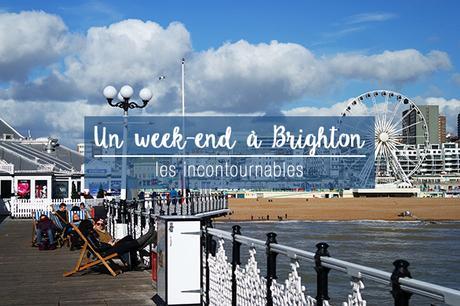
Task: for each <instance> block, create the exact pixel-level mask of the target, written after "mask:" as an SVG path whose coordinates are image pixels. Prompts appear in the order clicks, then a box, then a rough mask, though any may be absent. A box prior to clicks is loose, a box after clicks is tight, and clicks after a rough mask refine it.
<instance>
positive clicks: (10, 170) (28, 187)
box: [0, 119, 84, 201]
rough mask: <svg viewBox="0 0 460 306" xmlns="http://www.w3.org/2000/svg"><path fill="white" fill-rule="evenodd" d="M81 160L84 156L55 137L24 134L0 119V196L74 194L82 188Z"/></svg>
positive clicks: (58, 196) (26, 197)
mask: <svg viewBox="0 0 460 306" xmlns="http://www.w3.org/2000/svg"><path fill="white" fill-rule="evenodd" d="M83 162H84V158H83V155H81V154H79V153H78V152H76V151H74V150H71V149H69V148H67V147H66V146H64V145H61V144H60V143H59V142H58V139H55V138H37V139H32V138H30V137H24V136H23V135H21V134H20V133H19V132H18V131H17V130H16V129H14V128H13V127H12V126H11V125H9V124H8V123H7V122H5V121H4V120H2V119H0V199H8V198H11V197H12V196H14V197H16V198H17V199H23V200H29V201H34V200H43V199H47V200H51V199H66V198H68V199H70V198H71V197H72V194H73V196H74V197H76V195H77V194H78V193H79V192H81V191H82V186H83V172H82V165H83ZM78 198H79V196H78Z"/></svg>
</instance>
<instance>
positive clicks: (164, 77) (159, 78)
mask: <svg viewBox="0 0 460 306" xmlns="http://www.w3.org/2000/svg"><path fill="white" fill-rule="evenodd" d="M164 79H166V76H164V75H160V76H159V77H158V80H160V81H161V80H164Z"/></svg>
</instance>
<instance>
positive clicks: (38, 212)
mask: <svg viewBox="0 0 460 306" xmlns="http://www.w3.org/2000/svg"><path fill="white" fill-rule="evenodd" d="M41 215H45V216H47V217H48V218H50V219H51V220H53V219H52V217H51V216H52V213H51V211H48V210H36V211H34V212H32V246H35V244H36V240H37V222H38V220H39V219H40V216H41ZM53 222H54V220H53Z"/></svg>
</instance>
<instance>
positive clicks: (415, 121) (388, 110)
mask: <svg viewBox="0 0 460 306" xmlns="http://www.w3.org/2000/svg"><path fill="white" fill-rule="evenodd" d="M341 115H342V116H373V117H374V120H375V129H374V131H373V132H372V131H371V132H370V134H369V135H368V136H369V137H373V138H374V144H375V159H374V160H373V161H372V160H370V161H369V163H367V164H366V165H367V167H364V169H363V170H362V175H364V176H365V175H367V174H369V173H370V171H369V168H370V167H375V175H376V183H377V184H382V183H397V184H400V185H401V186H411V182H410V177H411V176H412V175H413V174H414V173H416V172H417V170H419V168H420V166H421V164H422V162H423V159H424V158H425V155H426V150H427V148H428V144H429V133H428V125H427V122H426V120H425V117H424V116H423V114H422V112H421V111H420V109H419V108H418V107H417V105H415V103H414V102H413V101H412V100H411V99H409V98H408V97H405V96H403V95H402V94H399V93H396V92H393V91H389V90H375V91H370V92H366V93H364V94H362V95H360V96H358V97H356V98H354V99H351V100H350V102H348V104H347V106H346V107H345V110H344V111H343V112H342V114H341ZM372 134H373V135H372ZM417 147H419V150H415V149H416V148H417Z"/></svg>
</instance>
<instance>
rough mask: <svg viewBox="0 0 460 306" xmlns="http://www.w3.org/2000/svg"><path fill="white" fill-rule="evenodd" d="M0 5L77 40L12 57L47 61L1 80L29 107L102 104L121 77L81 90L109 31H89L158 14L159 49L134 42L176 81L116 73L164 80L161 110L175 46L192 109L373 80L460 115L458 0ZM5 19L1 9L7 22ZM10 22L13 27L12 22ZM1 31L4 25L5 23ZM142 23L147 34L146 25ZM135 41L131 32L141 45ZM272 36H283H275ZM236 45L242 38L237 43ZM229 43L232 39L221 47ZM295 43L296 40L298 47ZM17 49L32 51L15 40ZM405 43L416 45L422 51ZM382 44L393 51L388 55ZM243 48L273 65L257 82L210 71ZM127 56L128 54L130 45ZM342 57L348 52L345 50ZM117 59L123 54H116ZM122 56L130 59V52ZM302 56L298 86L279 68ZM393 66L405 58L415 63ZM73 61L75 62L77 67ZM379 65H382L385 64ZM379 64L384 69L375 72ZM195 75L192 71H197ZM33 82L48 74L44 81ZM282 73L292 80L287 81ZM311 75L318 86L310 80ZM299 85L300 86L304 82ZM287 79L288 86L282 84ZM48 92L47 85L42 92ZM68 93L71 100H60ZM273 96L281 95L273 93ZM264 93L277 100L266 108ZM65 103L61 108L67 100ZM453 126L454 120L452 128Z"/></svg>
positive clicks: (339, 96)
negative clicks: (304, 75)
mask: <svg viewBox="0 0 460 306" xmlns="http://www.w3.org/2000/svg"><path fill="white" fill-rule="evenodd" d="M0 9H1V12H2V14H3V15H4V16H3V17H5V16H6V15H7V14H11V13H18V14H20V13H21V12H30V11H43V12H44V13H45V14H46V16H45V17H47V18H48V17H50V16H56V17H57V18H58V19H59V20H60V21H59V20H58V21H56V20H54V21H52V22H54V23H50V24H51V25H50V26H49V27H51V28H53V27H54V28H56V27H59V24H60V23H62V24H63V25H64V27H66V29H65V30H64V29H61V30H60V31H58V33H57V34H56V33H51V34H50V36H52V35H55V37H54V38H52V39H51V40H50V41H51V42H52V43H54V42H55V41H57V43H56V44H59V43H60V42H61V40H65V43H62V44H65V45H67V46H70V47H66V48H56V50H54V52H55V54H51V55H50V56H49V57H47V58H41V57H40V54H43V51H40V50H41V49H40V48H38V47H37V54H38V56H35V57H33V56H30V57H27V58H26V59H22V60H21V61H20V62H21V63H22V64H18V63H19V61H17V62H14V61H11V65H10V66H8V69H12V70H11V71H14V65H24V62H27V63H29V62H30V61H32V62H33V59H37V58H39V59H40V60H38V59H37V60H36V63H32V64H30V65H28V66H27V67H23V66H21V67H18V68H17V70H16V71H22V73H20V74H19V75H18V76H16V77H14V78H13V77H11V78H8V77H7V76H3V77H1V76H0V77H1V79H0V89H3V90H4V91H3V93H2V94H1V96H0V98H3V99H5V100H8V101H9V103H13V102H11V101H14V102H20V101H25V102H26V103H28V102H30V100H33V101H35V102H34V103H38V102H37V101H39V102H40V101H41V103H47V102H52V101H54V100H56V101H59V102H62V101H61V100H65V102H67V104H68V103H72V101H73V102H75V101H82V100H83V101H87V103H88V104H89V105H94V104H95V103H98V102H97V101H96V100H97V99H98V94H99V93H100V89H101V86H102V83H104V82H106V83H110V82H113V83H114V84H115V85H121V83H120V82H122V80H121V79H117V78H113V80H111V79H110V78H108V79H107V78H106V79H104V80H102V79H101V84H98V85H97V86H96V85H95V87H94V89H90V90H88V92H83V91H82V90H81V88H87V87H88V85H87V84H83V85H82V84H79V83H78V82H79V81H81V80H78V79H77V78H88V79H89V80H90V79H91V78H94V79H93V82H91V83H92V84H94V83H97V80H98V79H97V78H98V76H99V75H98V74H97V73H96V72H94V71H91V69H90V68H88V67H89V66H90V65H91V64H92V65H94V63H91V61H90V60H88V59H87V60H86V61H85V57H86V58H90V57H92V55H90V54H91V53H90V51H94V48H96V47H97V44H94V45H91V44H92V43H93V42H94V40H98V41H99V42H100V41H107V40H104V37H105V36H103V35H106V34H107V33H100V32H98V33H97V35H96V34H95V35H94V36H91V34H90V32H92V30H91V29H95V28H98V27H105V28H102V29H105V30H107V27H110V26H111V25H114V24H119V25H120V26H119V28H121V29H119V28H118V29H116V31H118V32H117V33H120V32H123V29H122V28H123V27H125V26H126V28H127V29H128V28H129V29H130V30H132V31H134V32H132V33H134V35H137V34H139V37H142V35H144V36H145V35H146V33H148V31H149V30H152V29H153V28H152V27H149V28H148V27H147V24H146V23H147V22H148V21H152V22H153V23H155V24H157V25H159V26H160V28H161V30H162V31H163V30H164V33H163V34H164V36H161V39H159V40H158V41H156V42H155V43H152V44H151V45H148V44H147V45H146V46H147V47H148V46H155V48H150V47H148V48H147V47H145V48H144V47H143V48H144V49H139V53H140V52H151V56H152V57H155V56H157V54H159V53H161V54H163V55H161V56H159V59H161V63H157V62H154V60H152V61H153V62H152V63H150V64H149V63H146V64H145V66H146V67H149V68H150V69H151V70H152V80H153V79H154V77H153V75H154V74H160V73H166V74H168V80H169V81H170V82H172V81H171V80H172V79H174V82H173V83H174V84H169V85H167V84H166V83H164V84H162V85H158V84H155V83H153V81H152V80H146V79H142V78H141V77H139V78H136V77H133V75H135V73H134V72H133V74H129V73H127V74H126V75H124V71H125V70H126V68H125V69H124V70H121V71H122V72H121V74H122V75H123V77H124V80H126V82H130V81H131V80H133V82H134V85H139V86H140V85H143V86H145V85H149V86H155V87H160V88H159V89H158V90H157V91H158V95H157V97H156V98H158V101H159V102H158V106H159V107H160V108H161V109H163V110H166V111H172V110H174V107H173V106H171V107H169V105H170V104H174V103H173V102H172V101H175V100H176V99H177V93H176V89H177V81H178V80H177V78H178V74H177V71H176V70H175V69H177V67H176V66H174V65H175V64H174V61H171V63H169V62H168V61H169V60H170V58H166V57H164V56H165V55H164V53H171V54H176V53H175V52H177V57H181V56H185V57H186V58H187V60H189V59H190V66H191V67H190V70H188V74H187V77H188V78H190V82H189V83H188V84H189V85H188V86H189V87H190V88H191V90H192V93H191V95H190V99H191V100H192V101H191V102H190V108H191V109H192V110H191V111H197V112H200V111H201V112H202V111H204V110H207V109H208V110H212V111H216V110H215V109H214V108H213V103H212V102H207V101H208V100H209V101H210V100H211V99H214V100H226V99H227V98H228V96H229V95H230V94H231V93H232V92H234V91H235V90H240V89H241V95H244V96H247V97H251V99H257V97H261V98H260V99H261V101H259V102H254V107H252V108H250V112H260V111H262V112H263V111H264V110H271V109H275V110H289V109H293V108H300V107H303V106H309V107H331V106H333V105H334V103H338V102H341V101H344V100H346V99H348V98H351V97H354V96H357V95H359V94H361V93H362V92H366V91H368V90H371V89H375V88H388V89H392V90H396V91H400V92H402V93H404V94H405V95H407V96H410V97H412V98H414V99H419V100H423V99H426V98H433V97H435V98H439V99H443V100H440V102H439V103H440V104H442V103H443V104H442V105H444V106H443V108H441V110H442V111H445V112H447V110H451V111H452V110H455V111H456V110H459V111H460V105H457V103H460V102H459V99H460V92H459V89H460V69H459V67H460V36H459V35H458V32H459V31H460V21H459V19H458V16H457V15H458V12H459V11H460V3H459V2H458V1H323V2H321V3H320V2H317V1H8V2H2V3H0ZM5 14H6V15H5ZM19 17H23V18H24V19H28V20H29V21H30V20H31V19H33V18H31V17H30V16H22V15H21V16H19ZM19 17H18V18H19ZM1 18H2V16H0V21H1ZM48 19H49V18H48ZM127 19H138V20H141V21H142V24H136V25H128V24H126V23H125V22H126V20H127ZM173 22H178V23H179V24H180V27H178V28H175V29H172V28H169V27H170V25H171V23H173ZM31 24H33V21H32V23H31ZM9 26H10V27H12V28H14V27H15V24H10V25H9ZM130 26H131V27H130ZM31 27H33V25H32V26H31ZM2 29H3V31H7V28H5V27H4V28H2ZM137 29H139V31H137ZM168 29H169V30H168ZM144 30H145V31H146V32H142V31H144ZM114 31H115V30H114ZM106 32H109V30H107V31H106ZM3 35H6V33H3ZM107 35H108V34H107ZM110 35H111V36H109V37H113V33H111V34H110ZM117 35H118V34H117ZM56 37H58V39H57V38H56ZM95 37H96V38H95ZM139 37H138V38H134V41H135V40H136V39H139ZM169 37H176V39H174V41H173V42H170V41H169V40H168V38H169ZM155 39H156V38H155ZM274 40H276V41H277V42H278V44H275V45H273V44H271V41H274ZM241 41H243V42H245V43H247V45H246V44H242V43H238V42H241ZM107 44H112V45H113V47H112V48H113V49H119V50H120V52H121V53H123V52H126V50H127V49H129V48H132V47H133V42H130V41H107ZM291 44H294V46H292V45H291ZM90 46H92V47H90ZM171 46H173V47H171ZM224 46H226V47H225V48H223V47H224ZM267 46H268V47H267ZM297 46H300V47H301V48H300V50H299V48H297ZM19 48H25V47H23V46H19ZM168 48H171V50H169V49H168ZM174 48H176V49H174ZM64 49H65V50H64ZM123 49H124V50H123ZM163 49H165V50H163ZM178 49H183V50H178ZM280 49H282V50H284V51H282V52H285V53H283V54H284V57H285V58H284V59H283V60H284V61H286V62H283V61H282V60H280V59H279V58H277V54H279V52H281V51H280ZM219 50H220V51H219ZM248 50H249V51H248ZM405 50H414V51H415V53H414V52H412V53H411V52H406V51H405ZM170 51H171V52H170ZM386 51H388V52H390V54H388V53H385V52H386ZM439 51H440V53H438V52H439ZM40 52H41V53H40ZM245 52H253V53H250V54H251V55H250V56H253V57H254V58H253V59H252V60H251V59H250V60H249V61H250V62H251V61H254V59H256V58H257V57H258V56H260V57H263V59H266V62H267V66H270V65H272V66H273V67H272V69H269V70H263V69H262V70H260V71H258V70H257V72H256V73H255V74H257V75H259V76H260V78H259V79H257V81H254V82H253V80H251V79H249V80H248V79H246V80H245V79H243V81H241V82H240V83H238V82H237V81H235V78H238V76H239V75H241V73H243V72H244V71H246V68H247V69H249V70H250V71H251V69H259V68H260V67H259V66H260V65H261V64H259V66H257V67H256V68H254V67H251V66H248V67H249V68H248V67H240V68H241V70H236V71H233V72H232V73H229V75H230V76H229V77H227V78H225V77H221V76H220V74H218V76H216V73H215V71H217V70H218V69H219V68H218V67H222V69H223V71H222V73H223V74H226V72H227V71H228V69H229V68H232V65H231V63H230V64H229V66H226V65H225V64H226V63H225V62H224V63H222V58H226V59H229V58H230V59H233V60H235V59H237V60H238V61H240V62H242V61H243V60H244V58H245V54H249V53H245ZM264 52H266V53H264ZM391 52H394V54H393V53H391ZM433 52H434V53H433ZM126 53H127V55H126V56H127V57H128V56H129V55H130V54H129V51H128V52H126ZM310 53H311V54H312V56H313V57H312V58H310ZM5 54H8V53H7V52H4V53H3V56H7V55H5ZM107 54H109V53H107ZM107 54H105V55H101V57H100V58H101V59H107V60H109V61H110V60H111V59H110V58H109V55H107ZM110 54H111V53H110ZM133 54H134V55H133V58H132V62H133V63H132V65H133V66H136V64H138V65H139V67H141V66H142V65H143V62H142V61H145V58H143V57H142V56H141V57H140V58H136V54H138V53H137V52H136V51H134V52H133ZM229 54H230V55H229ZM291 54H292V56H293V57H297V56H298V57H299V58H301V59H300V60H299V61H298V62H296V61H290V59H289V57H290V56H291ZM343 54H344V55H345V56H344V57H340V55H343ZM0 56H2V53H0ZM162 56H163V57H162ZM248 56H249V55H248ZM394 57H397V58H398V60H397V61H396V62H395V61H393V60H392V58H394ZM94 58H98V57H97V56H95V57H94ZM274 58H275V59H274ZM0 59H1V57H0ZM115 60H119V58H117V59H113V61H115ZM178 61H179V58H178ZM412 61H413V63H412ZM347 62H353V63H355V65H358V66H359V65H362V66H363V67H360V68H356V67H355V68H353V69H350V68H349V67H348V68H347V65H346V64H347ZM126 63H129V61H128V60H127V61H126ZM164 63H169V64H164ZM262 63H263V61H262ZM273 63H276V64H273ZM297 63H299V65H305V67H303V68H302V69H303V70H302V69H301V70H300V71H306V70H308V67H310V66H311V65H313V66H314V69H313V70H314V71H317V72H315V73H317V76H318V80H317V78H316V76H315V74H312V75H310V76H309V77H310V79H309V81H308V84H306V83H305V84H304V83H302V84H300V85H299V84H297V83H296V82H300V81H299V80H298V79H297V76H294V77H292V76H291V75H290V74H288V72H286V71H282V69H283V68H282V67H286V70H295V66H296V65H297ZM395 63H397V64H396V65H395ZM398 63H405V64H407V65H408V66H407V67H408V68H407V67H405V66H404V67H403V65H400V64H398ZM85 65H86V67H85ZM212 65H219V66H218V67H215V66H212ZM289 65H292V67H291V66H289ZM391 65H394V66H391ZM325 66H327V68H324V69H326V71H323V70H322V69H323V67H325ZM12 67H13V68H12ZM73 67H77V68H78V69H80V70H79V71H77V72H74V68H73ZM104 67H105V68H104ZM104 67H101V68H100V75H102V76H104V78H105V76H106V75H107V74H108V73H109V72H108V71H103V70H104V69H106V70H107V66H104ZM225 67H227V68H225ZM414 67H415V68H414ZM412 68H414V71H413V72H412V73H411V72H410V71H408V70H410V69H412ZM94 69H95V68H94ZM209 69H211V70H212V71H213V73H212V75H206V76H201V75H198V74H199V73H200V72H202V71H207V70H209ZM347 69H349V71H347ZM382 69H383V70H385V71H380V70H382ZM153 70H157V71H155V72H154V71H153ZM401 70H403V71H401ZM404 70H405V71H404ZM53 71H54V72H53ZM336 71H339V72H337V77H335V74H336ZM372 71H376V74H378V73H380V75H378V76H377V77H375V78H373V77H372ZM379 71H380V72H379ZM392 71H395V73H394V75H400V76H398V77H394V76H393V72H392ZM103 72H104V73H103ZM194 72H196V75H194V74H193V73H194ZM265 73H267V74H268V73H271V74H276V73H279V74H280V79H279V80H278V79H276V78H273V75H271V76H266V75H264V74H265ZM140 74H142V73H140ZM50 75H51V76H53V77H50ZM118 75H120V73H118ZM145 75H147V74H145ZM325 75H327V76H325ZM291 77H292V78H291ZM101 78H102V77H101ZM38 79H43V80H40V81H37V80H38ZM285 79H286V80H287V81H286V84H284V83H283V82H284V80H285ZM94 80H96V81H94ZM195 80H196V82H198V81H199V82H200V84H204V85H206V86H207V87H205V88H204V89H202V88H201V89H200V91H199V92H198V91H197V92H193V90H194V88H196V86H195V87H193V86H194V85H196V82H195V83H194V82H193V81H195ZM267 80H269V81H267ZM218 82H220V83H222V84H223V83H225V84H230V85H228V86H227V87H228V88H227V89H226V90H224V89H222V90H216V92H213V93H204V94H203V91H205V90H207V89H206V88H209V87H211V86H214V85H215V84H216V83H218ZM280 82H281V83H283V84H281V85H279V86H280V89H279V90H278V91H277V92H272V91H269V90H268V88H272V89H273V88H274V87H275V88H276V84H279V83H280ZM314 82H319V83H320V84H318V85H314V86H313V85H311V84H312V83H314ZM204 85H203V86H204ZM66 86H67V87H66ZM78 86H81V88H80V89H79V90H78V91H76V90H73V89H74V88H76V87H78ZM85 86H86V87H85ZM299 86H300V87H301V89H298V87H299ZM286 87H289V89H288V90H285V92H283V90H284V89H285V88H286ZM50 88H51V89H50ZM56 88H58V89H59V90H57V89H56ZM254 88H255V89H254ZM26 90H29V91H30V92H33V93H34V94H33V98H31V97H30V96H27V95H25V94H24V91H26ZM45 90H48V91H49V92H50V91H52V93H51V94H43V96H42V97H40V96H41V93H42V92H44V91H45ZM53 90H55V92H54V91H53ZM21 91H22V93H21ZM79 93H81V96H79ZM63 96H65V98H61V97H63ZM267 97H274V98H273V99H272V100H270V99H268V98H267ZM168 99H169V100H168ZM235 99H236V98H235ZM264 99H266V100H270V101H269V102H267V104H266V105H264V104H263V103H264V102H263V101H264ZM230 100H231V99H229V102H228V103H229V106H228V107H227V108H225V109H224V110H225V111H228V110H231V109H232V107H233V108H234V109H235V112H237V113H239V112H242V110H241V109H239V108H238V107H239V106H241V105H245V101H240V100H235V101H234V102H231V101H230ZM30 103H32V102H30ZM80 103H81V102H80ZM232 103H233V104H232ZM446 103H447V104H446ZM61 104H62V105H63V104H64V102H62V103H61ZM446 105H447V107H446ZM214 106H215V105H214ZM63 109H64V108H63ZM63 111H64V110H63ZM9 117H11V115H10V116H9ZM30 118H31V120H32V119H33V117H30ZM6 119H9V120H11V119H14V118H6ZM36 119H37V120H38V118H36ZM448 119H449V118H448ZM29 121H30V120H29ZM452 124H453V123H452V122H451V123H450V125H451V126H452ZM29 125H31V124H30V123H29ZM19 126H20V127H23V128H26V126H27V122H19ZM58 128H59V125H54V126H50V125H46V126H45V127H44V130H43V133H63V132H62V131H61V132H59V131H58V130H59V129H58ZM75 129H77V127H76V126H75ZM69 133H73V134H72V135H77V133H76V132H75V131H73V132H71V131H70V130H69Z"/></svg>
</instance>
